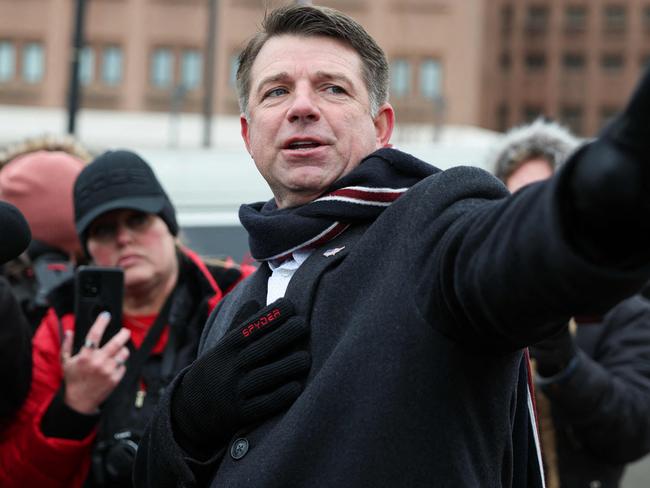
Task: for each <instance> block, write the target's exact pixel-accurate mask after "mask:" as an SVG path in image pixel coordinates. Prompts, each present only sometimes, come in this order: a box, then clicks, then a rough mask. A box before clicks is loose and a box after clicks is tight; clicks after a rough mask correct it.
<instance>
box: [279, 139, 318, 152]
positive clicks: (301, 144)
mask: <svg viewBox="0 0 650 488" xmlns="http://www.w3.org/2000/svg"><path fill="white" fill-rule="evenodd" d="M320 146H322V144H321V143H319V142H316V141H294V142H290V143H289V144H287V146H286V148H287V149H292V150H297V151H305V150H308V149H314V148H317V147H320Z"/></svg>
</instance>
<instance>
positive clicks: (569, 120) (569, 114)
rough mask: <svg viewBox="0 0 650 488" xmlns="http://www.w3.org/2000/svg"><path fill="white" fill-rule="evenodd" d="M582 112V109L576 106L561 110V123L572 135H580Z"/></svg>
mask: <svg viewBox="0 0 650 488" xmlns="http://www.w3.org/2000/svg"><path fill="white" fill-rule="evenodd" d="M582 112H583V111H582V107H577V106H572V107H564V108H563V109H562V110H561V114H560V119H561V122H562V123H563V124H565V125H566V126H567V127H569V129H570V130H571V132H573V133H574V134H582V129H583V127H582V119H583V116H582Z"/></svg>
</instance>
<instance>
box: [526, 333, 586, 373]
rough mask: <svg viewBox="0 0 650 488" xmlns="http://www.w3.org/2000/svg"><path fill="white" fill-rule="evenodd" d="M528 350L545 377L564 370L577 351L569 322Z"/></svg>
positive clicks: (538, 371)
mask: <svg viewBox="0 0 650 488" xmlns="http://www.w3.org/2000/svg"><path fill="white" fill-rule="evenodd" d="M528 350H529V351H530V357H531V358H533V359H534V360H535V364H536V366H537V373H538V374H539V375H540V376H543V377H549V376H554V375H556V374H558V373H560V372H562V371H564V369H566V367H567V366H568V365H569V363H570V362H571V360H572V359H573V358H574V357H575V355H576V352H577V348H576V345H575V343H574V341H573V337H572V336H571V333H570V332H569V326H568V324H567V325H566V326H565V327H563V328H562V329H561V330H560V331H559V332H557V333H555V334H554V335H552V336H551V337H548V338H546V339H544V340H543V341H540V342H538V343H537V344H535V345H533V346H530V347H529V348H528Z"/></svg>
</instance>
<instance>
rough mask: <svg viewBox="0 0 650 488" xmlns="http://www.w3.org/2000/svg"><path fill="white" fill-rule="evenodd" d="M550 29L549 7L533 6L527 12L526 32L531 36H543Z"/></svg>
mask: <svg viewBox="0 0 650 488" xmlns="http://www.w3.org/2000/svg"><path fill="white" fill-rule="evenodd" d="M547 29H548V7H547V6H546V5H531V6H530V7H528V10H527V12H526V31H527V32H528V33H529V34H542V33H544V32H546V30H547Z"/></svg>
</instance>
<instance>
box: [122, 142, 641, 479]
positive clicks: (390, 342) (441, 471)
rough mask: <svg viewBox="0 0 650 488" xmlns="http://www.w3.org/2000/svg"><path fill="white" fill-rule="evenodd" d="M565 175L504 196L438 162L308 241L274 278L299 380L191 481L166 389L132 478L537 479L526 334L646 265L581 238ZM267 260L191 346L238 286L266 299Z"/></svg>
mask: <svg viewBox="0 0 650 488" xmlns="http://www.w3.org/2000/svg"><path fill="white" fill-rule="evenodd" d="M392 153H393V156H391V157H400V156H399V154H400V153H398V152H397V151H393V152H392ZM569 166H570V165H569ZM563 188H564V182H563V176H562V175H560V176H558V177H557V178H554V179H553V180H550V181H549V182H545V183H541V184H537V185H533V186H531V187H529V188H527V189H525V190H522V191H520V192H518V193H517V194H516V195H514V196H512V197H510V198H505V197H506V196H507V191H506V189H505V188H504V187H503V185H502V184H501V183H499V182H498V181H497V180H496V179H495V178H493V177H492V176H491V175H489V174H488V173H486V172H484V171H482V170H479V169H476V168H468V167H459V168H453V169H450V170H447V171H440V172H437V173H435V174H434V175H432V176H430V177H427V178H425V179H424V180H422V181H421V182H420V183H418V184H416V185H415V186H414V187H412V188H411V189H410V190H409V191H408V192H407V193H406V194H404V195H403V196H402V197H400V198H399V200H397V201H396V202H395V203H393V204H392V205H391V206H389V207H388V208H387V209H386V210H384V212H383V213H382V214H381V215H380V216H379V217H378V218H377V219H376V220H375V221H374V222H373V223H372V224H371V225H370V226H369V227H367V228H366V229H356V231H355V230H354V229H352V232H351V231H350V230H349V231H346V232H345V233H344V234H342V235H341V236H340V237H339V238H337V240H336V241H335V242H330V243H329V244H326V245H325V246H324V247H322V248H320V249H319V250H317V251H315V252H314V253H313V254H312V255H311V256H310V258H309V259H308V260H307V261H306V262H305V263H304V264H303V265H302V266H301V268H299V269H298V271H297V272H296V274H295V275H294V277H293V278H292V280H291V282H290V284H289V287H288V289H287V293H286V295H285V296H286V297H288V298H289V299H291V300H292V301H294V302H295V303H296V306H297V309H298V311H299V313H301V314H304V315H305V316H306V317H307V318H308V320H309V322H310V324H311V338H310V351H311V354H312V368H311V371H310V374H309V378H308V380H307V382H306V385H305V389H304V391H303V393H302V394H301V396H300V397H299V398H298V399H297V400H296V402H295V403H294V404H293V405H292V406H291V408H290V409H289V410H288V411H287V412H285V413H284V414H282V415H279V416H277V417H275V418H273V419H270V420H269V421H267V422H265V423H263V424H262V425H258V426H252V427H250V428H248V429H246V430H245V431H242V432H239V433H238V434H237V435H236V436H235V437H233V439H232V440H231V442H230V444H229V445H228V446H215V451H218V450H219V449H220V448H222V447H225V448H226V449H225V454H224V456H223V457H222V458H219V456H217V461H216V462H215V464H214V465H213V466H210V467H208V469H207V470H205V471H202V472H201V473H202V474H205V473H206V472H208V475H207V476H206V477H205V478H204V479H205V481H203V480H201V479H200V480H199V481H198V483H197V480H196V478H195V477H196V476H197V474H200V469H199V467H198V466H197V464H196V463H195V462H193V461H192V460H191V459H189V457H188V456H186V455H184V453H183V450H182V448H181V447H180V446H179V445H178V444H177V443H176V441H175V439H174V436H173V431H172V427H171V420H170V414H169V405H170V402H169V396H167V399H166V400H163V403H162V404H161V405H160V406H159V408H160V410H159V414H158V415H157V416H156V417H154V420H153V422H152V424H150V428H149V432H148V434H147V435H146V436H145V438H144V439H143V443H142V444H141V446H140V450H139V452H138V461H137V465H136V474H135V479H136V481H137V486H150V487H154V486H156V487H165V486H195V485H196V484H198V485H203V486H212V487H228V488H239V487H247V488H250V487H255V488H271V487H273V488H280V487H292V488H293V487H334V486H336V487H355V488H356V487H373V488H376V487H387V488H388V487H390V488H394V487H423V486H435V487H449V488H459V487H472V488H475V487H486V488H496V487H511V486H515V487H527V486H538V485H537V483H538V481H536V480H535V473H534V472H531V469H533V470H534V469H535V466H536V454H535V453H534V452H532V451H531V450H530V446H531V444H530V436H531V435H532V431H531V428H530V419H529V418H528V413H527V409H526V403H527V399H526V395H525V392H524V391H523V389H522V385H524V384H525V380H523V376H524V375H523V372H522V348H523V347H524V346H526V345H527V344H531V343H534V342H537V341H538V340H540V339H541V338H543V337H545V336H547V335H549V334H550V333H553V332H555V331H556V330H555V327H556V326H549V325H548V324H549V323H554V324H557V323H558V322H557V320H554V321H553V320H551V319H560V318H562V319H568V318H569V316H571V315H573V314H575V313H586V312H587V311H589V312H594V308H597V309H600V308H601V307H602V310H605V309H607V308H608V307H611V306H612V305H613V304H614V303H616V302H617V301H620V300H621V299H622V298H623V297H624V296H626V295H629V294H631V293H632V292H633V291H634V290H635V289H638V288H639V287H640V286H641V284H642V283H643V282H644V281H645V280H646V279H647V277H648V269H647V268H645V269H634V270H631V271H622V270H614V269H611V268H609V269H607V268H604V267H599V266H596V265H594V264H592V263H590V262H587V261H586V260H585V259H583V258H582V257H581V256H580V255H579V254H578V253H577V252H576V250H575V249H574V246H573V243H570V242H568V241H567V238H566V232H564V231H565V229H564V227H563V222H562V218H563V217H562V215H561V213H562V212H561V204H562V201H563V195H562V191H563ZM355 233H356V235H355ZM339 239H340V240H339ZM341 246H345V248H344V249H343V250H342V251H340V252H338V253H336V254H334V255H331V254H332V253H325V251H326V250H327V249H330V248H334V247H341ZM324 254H329V256H325V255H324ZM268 275H269V271H268V267H267V266H262V267H261V268H260V270H258V272H257V273H255V275H253V276H252V277H251V278H249V279H248V280H246V281H245V282H244V283H242V284H241V285H239V286H238V287H237V288H236V289H235V290H234V291H233V293H232V294H231V295H229V296H228V297H226V299H225V300H224V301H223V302H222V304H221V305H220V306H219V307H218V309H217V310H216V311H215V313H214V314H213V315H212V317H211V319H210V320H209V321H208V324H207V327H206V329H205V330H204V334H203V339H202V345H201V346H200V351H199V354H201V353H202V352H204V351H206V350H208V349H209V348H210V347H211V346H213V345H214V344H215V343H216V342H217V341H218V340H219V338H220V337H221V336H222V334H223V333H224V331H225V330H226V329H227V328H228V327H229V326H230V320H231V318H232V317H233V316H234V314H235V313H236V311H237V309H238V308H239V307H240V306H241V304H242V303H244V302H246V301H247V300H250V299H251V298H253V299H256V300H258V301H261V302H264V301H265V298H266V295H265V293H266V282H267V277H268ZM593 304H598V305H597V306H594V305H593ZM602 310H601V311H602ZM522 380H523V381H522ZM175 384H178V378H177V380H176V382H175ZM173 388H174V385H172V388H171V390H173ZM171 390H170V391H171ZM168 395H171V392H168ZM237 439H243V441H239V442H237ZM235 448H236V449H235ZM246 449H247V450H246ZM231 452H232V454H237V455H241V454H242V452H245V455H243V457H241V458H240V459H238V460H235V459H234V457H233V456H232V454H231ZM210 469H214V472H209V471H210Z"/></svg>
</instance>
